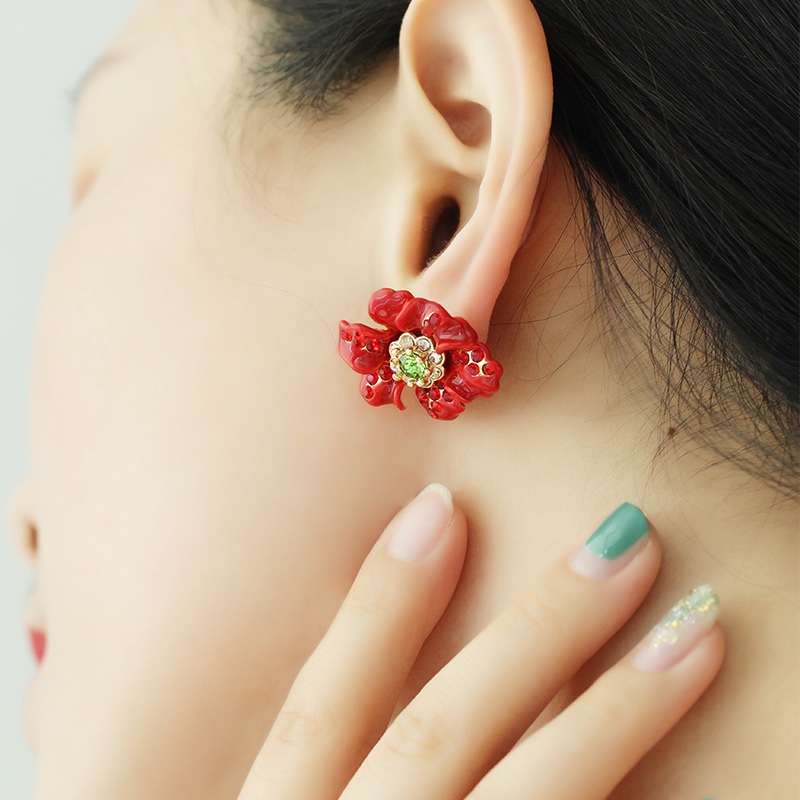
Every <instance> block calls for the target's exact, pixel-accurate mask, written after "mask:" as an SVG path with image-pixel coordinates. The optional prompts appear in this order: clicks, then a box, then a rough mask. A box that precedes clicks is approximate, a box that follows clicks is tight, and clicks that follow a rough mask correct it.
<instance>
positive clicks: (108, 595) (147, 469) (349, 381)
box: [33, 182, 418, 797]
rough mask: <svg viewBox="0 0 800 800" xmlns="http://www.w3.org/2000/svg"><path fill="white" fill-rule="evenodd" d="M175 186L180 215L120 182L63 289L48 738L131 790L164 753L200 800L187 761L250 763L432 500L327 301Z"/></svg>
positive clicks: (49, 566) (50, 520) (46, 523)
mask: <svg viewBox="0 0 800 800" xmlns="http://www.w3.org/2000/svg"><path fill="white" fill-rule="evenodd" d="M168 183H169V182H165V187H164V190H163V192H162V193H161V194H160V195H159V197H160V203H161V204H162V206H163V208H162V209H161V212H162V213H161V214H160V215H153V214H152V213H151V209H150V206H149V205H147V204H145V203H144V202H143V203H142V205H141V206H139V207H137V203H136V201H135V197H131V195H130V194H126V195H125V197H124V200H123V199H122V198H120V199H119V201H117V202H115V201H114V198H113V197H106V198H103V200H102V205H101V195H100V194H99V193H98V195H97V196H96V198H95V200H94V201H93V203H94V204H93V205H92V206H88V205H87V207H86V208H85V209H84V212H82V215H81V216H80V217H79V218H78V219H77V220H76V225H75V227H74V229H73V231H72V232H71V233H70V234H69V235H68V237H67V238H66V239H65V241H64V243H63V245H62V248H61V250H60V252H59V253H58V254H57V258H56V263H55V266H54V268H53V270H52V272H51V274H50V275H49V277H48V283H47V286H46V289H45V295H44V298H43V302H42V310H41V318H40V329H39V336H38V341H37V354H36V369H35V379H34V409H33V415H34V459H35V469H36V474H37V482H38V487H39V491H38V494H39V500H40V502H41V508H40V517H41V519H40V522H41V524H40V528H41V539H42V547H41V576H42V577H41V582H42V589H43V592H44V605H45V611H46V615H47V626H48V635H49V640H48V648H49V649H48V657H47V661H46V664H45V668H44V672H43V679H44V680H43V684H44V688H43V695H42V702H40V703H39V704H38V705H39V708H40V709H41V710H40V712H39V717H40V719H39V725H40V732H39V740H40V749H41V756H42V763H43V765H44V771H43V775H44V776H47V775H52V776H57V775H60V776H61V780H64V774H65V773H64V771H66V772H67V773H70V774H71V775H72V776H73V777H72V779H73V780H74V781H75V785H76V786H81V785H86V784H82V781H89V780H91V781H102V780H108V781H109V783H108V786H109V787H110V786H112V785H115V784H113V781H119V780H122V779H123V778H124V776H125V773H126V770H130V771H131V772H135V771H136V770H137V768H138V769H141V765H142V764H143V763H147V764H148V765H150V766H149V767H148V769H149V773H148V774H152V775H153V776H154V777H153V780H158V781H161V783H159V787H161V786H164V787H166V786H167V785H168V783H169V781H170V780H171V776H174V778H175V780H181V781H184V782H183V783H181V784H180V790H176V791H174V792H173V793H172V795H171V796H180V795H183V796H187V795H192V794H193V793H192V792H191V791H189V787H187V786H186V785H185V776H186V774H187V771H188V772H191V773H192V774H194V775H196V776H197V780H198V781H200V782H201V783H200V784H199V785H200V786H201V787H207V786H208V785H209V784H210V782H213V781H214V780H219V781H222V782H223V783H224V782H225V781H228V780H231V775H233V776H235V777H236V779H238V777H239V775H240V773H241V771H242V770H245V771H246V769H247V767H248V766H249V761H250V760H251V759H252V757H253V755H254V752H255V749H257V747H258V746H259V744H260V741H261V738H262V737H263V735H264V733H265V726H267V725H268V722H269V719H270V717H271V715H272V714H274V712H275V711H276V710H277V707H278V705H279V703H280V701H281V699H282V697H283V696H284V694H285V692H286V691H287V689H288V687H289V685H290V682H291V680H292V679H293V677H294V675H295V673H296V671H297V670H298V669H299V667H300V665H301V664H302V662H303V661H304V659H305V658H306V657H307V655H308V653H309V651H310V650H311V648H312V647H313V646H314V644H315V643H316V642H317V641H318V639H319V637H320V636H321V634H322V633H323V632H324V630H325V628H326V627H327V625H328V623H329V622H330V619H331V618H332V616H333V614H334V613H335V610H336V608H337V607H338V604H339V602H340V601H341V598H342V596H343V594H344V592H345V591H346V589H347V587H348V586H349V583H350V582H351V580H352V578H353V577H354V575H355V572H356V570H357V568H358V566H359V565H360V562H361V560H362V559H363V557H364V555H365V554H366V552H367V550H368V548H369V547H370V545H371V544H372V542H373V541H374V540H375V538H376V537H377V536H378V534H379V533H380V531H381V529H382V527H383V524H384V523H385V522H386V521H387V519H388V516H389V515H390V513H391V511H393V510H394V509H395V508H396V507H397V506H398V505H399V504H400V502H401V500H402V499H405V498H406V497H407V496H409V495H410V493H411V491H412V489H413V488H418V487H416V481H415V478H414V470H413V465H412V464H411V463H410V462H409V461H407V460H404V458H403V456H402V451H401V449H400V446H399V439H398V438H397V437H395V436H394V435H393V434H392V433H391V432H390V431H387V427H386V425H385V421H386V415H385V414H383V413H380V412H377V413H376V412H375V411H373V410H372V409H368V408H364V407H363V406H362V403H363V401H361V399H360V398H359V397H358V392H357V390H356V388H355V387H356V383H357V379H356V378H355V376H353V375H352V374H350V373H349V372H348V371H347V369H346V368H344V367H343V365H342V364H341V363H340V362H339V360H338V355H337V353H336V340H335V336H334V335H333V334H332V333H331V329H330V327H331V326H330V324H325V322H323V321H322V320H321V319H320V314H319V313H318V312H317V311H316V310H315V306H316V304H315V303H311V304H309V303H307V302H300V301H298V300H295V299H293V296H292V294H291V293H286V292H276V291H273V290H269V289H264V288H261V287H254V286H253V285H252V284H248V283H245V282H242V281H236V280H232V279H231V278H230V277H228V276H227V275H226V274H224V273H222V272H221V271H219V270H217V269H214V268H213V267H212V266H210V265H208V264H207V263H206V262H205V261H204V259H203V257H202V254H201V253H199V252H198V251H197V249H196V243H195V239H194V238H193V232H194V228H193V226H192V224H191V221H192V220H191V217H186V216H182V215H181V212H180V211H179V209H183V208H189V207H191V204H190V203H189V202H188V199H187V197H182V196H180V194H179V193H177V194H175V196H170V191H171V192H173V193H176V190H175V189H169V188H167V187H168ZM169 185H171V184H169ZM154 216H155V218H156V219H155V221H154ZM161 219H165V220H169V224H167V223H166V222H163V223H162V222H159V220H161ZM120 220H122V221H120ZM97 230H102V231H105V232H106V234H105V236H103V237H97V236H96V235H91V238H89V237H90V233H89V231H97ZM181 231H184V232H185V233H184V235H183V236H181V233H180V232H181ZM145 243H147V245H148V246H145ZM243 257H244V256H243ZM285 267H286V265H285V264H284V263H282V264H281V269H282V270H283V269H285ZM300 268H301V265H298V270H299V269H300ZM320 302H322V300H321V301H320ZM333 330H335V328H334V329H333ZM382 411H386V410H385V409H384V410H382ZM375 442H381V443H382V446H381V447H380V448H376V447H375ZM390 454H391V455H390ZM67 730H72V731H77V730H80V732H81V734H80V735H76V736H74V737H68V738H65V736H64V732H65V731H67ZM220 730H224V731H226V737H225V744H224V745H221V744H220V736H219V731H220ZM188 743H191V747H188V746H187V744H188ZM87 748H90V749H93V751H94V752H95V757H94V758H93V759H91V761H87V759H86V749H87ZM101 754H102V755H101ZM121 754H124V755H121ZM154 754H157V756H155V761H156V762H160V763H158V764H156V763H155V762H154ZM103 757H106V758H107V759H108V763H109V765H113V766H109V767H108V769H109V770H110V772H109V773H108V774H107V775H105V776H103V775H101V774H100V773H99V772H98V771H97V768H96V764H97V760H98V759H100V760H102V758H103ZM187 764H189V765H191V769H188V770H187ZM137 765H138V767H137ZM214 776H216V777H214ZM43 780H44V781H46V780H47V778H46V777H43ZM54 780H55V777H54ZM203 782H204V783H203ZM88 788H90V787H88V785H87V789H88ZM173 788H174V787H173ZM225 788H226V789H228V788H230V787H227V786H226V787H225ZM92 791H94V788H92ZM154 791H155V789H154ZM159 791H160V788H159ZM165 791H166V790H165ZM170 791H172V790H170ZM203 791H204V788H200V789H198V791H197V792H195V793H194V796H200V795H201V794H203ZM112 794H113V792H112ZM87 796H88V795H87ZM151 796H153V797H156V796H161V795H156V794H152V795H151ZM165 796H169V795H168V793H167V794H165Z"/></svg>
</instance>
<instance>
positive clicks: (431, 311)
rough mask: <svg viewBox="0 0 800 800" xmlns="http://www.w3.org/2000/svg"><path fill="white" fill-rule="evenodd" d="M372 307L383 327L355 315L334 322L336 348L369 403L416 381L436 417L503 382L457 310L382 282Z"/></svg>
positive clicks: (387, 399) (392, 396) (451, 413)
mask: <svg viewBox="0 0 800 800" xmlns="http://www.w3.org/2000/svg"><path fill="white" fill-rule="evenodd" d="M368 310H369V315H370V317H372V319H374V320H375V322H378V323H380V324H382V325H385V326H386V329H385V330H378V329H376V328H370V327H369V326H368V325H362V324H361V323H360V322H354V323H352V324H351V323H349V322H345V321H344V320H342V321H341V322H340V323H339V355H341V357H342V358H343V359H344V360H345V361H346V362H347V364H348V366H349V367H350V368H351V369H353V370H355V371H356V372H358V373H360V374H361V375H362V376H363V377H362V378H361V396H362V397H363V398H364V399H365V400H366V401H367V402H368V403H369V404H370V405H371V406H382V405H385V404H386V403H391V402H394V404H395V405H396V406H397V407H398V408H399V409H400V410H401V411H402V410H403V409H404V408H405V406H404V405H403V403H402V402H401V400H400V395H401V394H402V392H403V388H404V387H405V386H410V387H412V388H413V389H414V391H415V392H416V395H417V399H418V400H419V402H420V403H421V404H422V407H423V408H424V409H425V410H426V411H427V412H428V414H430V415H431V416H432V417H433V418H434V419H455V418H456V417H457V416H458V415H459V414H460V413H461V412H462V411H463V410H464V407H465V406H466V404H467V403H469V402H470V401H472V400H474V399H475V398H476V397H478V396H479V395H483V396H484V397H489V396H491V395H493V394H494V393H495V392H496V391H497V390H498V388H499V386H500V377H501V376H502V374H503V368H502V367H501V366H500V364H499V363H498V362H497V361H495V360H494V359H493V358H492V356H491V353H490V352H489V348H488V347H487V346H486V345H485V344H484V343H483V342H479V341H478V334H477V333H475V331H474V329H473V328H472V326H471V325H470V324H469V323H468V322H467V321H466V320H464V319H462V318H461V317H452V316H450V314H448V313H447V312H446V311H445V310H444V309H443V308H442V307H441V306H440V305H439V304H438V303H434V302H433V301H432V300H423V299H422V298H421V297H414V295H412V294H411V292H406V291H401V292H396V291H395V290H394V289H380V290H379V291H377V292H375V294H373V295H372V297H370V299H369V307H368Z"/></svg>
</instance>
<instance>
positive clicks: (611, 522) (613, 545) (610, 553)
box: [586, 503, 650, 561]
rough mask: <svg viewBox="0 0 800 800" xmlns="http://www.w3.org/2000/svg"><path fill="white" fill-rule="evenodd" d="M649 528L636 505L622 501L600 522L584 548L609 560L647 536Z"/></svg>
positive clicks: (617, 556)
mask: <svg viewBox="0 0 800 800" xmlns="http://www.w3.org/2000/svg"><path fill="white" fill-rule="evenodd" d="M649 530H650V526H649V525H648V524H647V518H646V517H645V515H644V514H642V512H641V511H639V509H638V508H636V506H632V505H631V504H630V503H623V504H622V505H621V506H620V507H619V508H618V509H617V510H616V511H614V512H613V513H612V514H611V515H610V516H608V517H606V519H605V520H604V521H603V522H602V523H600V527H599V528H598V529H597V530H596V531H595V532H594V533H593V534H592V535H591V536H590V537H589V540H588V541H587V542H586V549H587V550H588V551H589V552H590V553H593V554H594V555H596V556H599V557H600V558H604V559H606V560H607V561H611V560H612V559H614V558H619V557H620V556H621V555H622V554H623V553H625V552H627V551H628V550H630V549H631V547H633V546H634V545H635V544H636V542H638V541H639V540H640V539H643V538H644V537H645V536H647V532H648V531H649Z"/></svg>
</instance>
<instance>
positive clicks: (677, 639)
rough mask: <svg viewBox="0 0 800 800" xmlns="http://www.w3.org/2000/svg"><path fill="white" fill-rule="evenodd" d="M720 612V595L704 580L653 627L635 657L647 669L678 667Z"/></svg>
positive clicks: (636, 665) (640, 667)
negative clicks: (676, 665)
mask: <svg viewBox="0 0 800 800" xmlns="http://www.w3.org/2000/svg"><path fill="white" fill-rule="evenodd" d="M718 616H719V598H718V597H717V595H716V593H715V592H714V590H713V589H712V588H711V587H710V586H709V585H708V584H707V583H704V584H702V585H701V586H697V587H695V588H694V589H692V591H691V592H689V594H687V595H686V597H684V598H683V599H682V600H680V601H679V602H678V603H676V604H675V605H674V606H673V607H672V608H671V609H670V611H669V613H668V614H667V616H666V617H664V619H662V620H661V622H659V623H658V625H656V626H655V628H653V630H651V631H650V633H649V634H648V635H647V637H646V638H645V640H644V642H643V643H642V645H641V646H640V649H639V651H638V652H637V653H636V655H635V656H634V658H633V666H635V667H636V668H637V669H640V670H642V671H643V672H663V671H664V670H667V669H669V668H670V667H674V666H675V664H677V663H678V662H679V661H680V660H681V659H682V658H683V657H684V656H685V655H686V654H687V653H688V652H689V651H690V650H691V649H692V648H693V647H694V646H695V645H696V644H697V642H699V641H700V639H702V638H703V636H705V635H706V634H707V633H708V632H709V631H710V630H711V628H712V627H713V625H714V623H715V622H716V621H717V617H718Z"/></svg>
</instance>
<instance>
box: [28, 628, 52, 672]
mask: <svg viewBox="0 0 800 800" xmlns="http://www.w3.org/2000/svg"><path fill="white" fill-rule="evenodd" d="M28 637H29V639H30V642H31V648H32V649H33V657H34V658H35V659H36V663H37V664H41V663H42V659H43V658H44V651H45V648H46V646H47V637H46V636H45V634H44V631H40V630H38V629H36V628H28Z"/></svg>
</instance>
